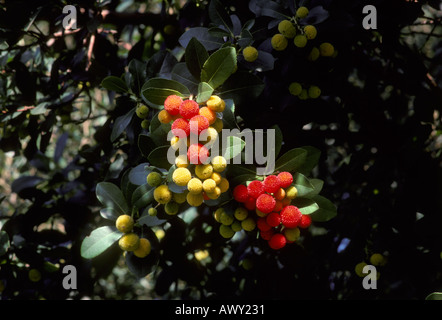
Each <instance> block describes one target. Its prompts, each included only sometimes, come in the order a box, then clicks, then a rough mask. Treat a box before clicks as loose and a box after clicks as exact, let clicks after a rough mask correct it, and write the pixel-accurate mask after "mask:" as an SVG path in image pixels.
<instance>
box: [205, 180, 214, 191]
mask: <svg viewBox="0 0 442 320" xmlns="http://www.w3.org/2000/svg"><path fill="white" fill-rule="evenodd" d="M215 187H216V182H215V180H213V179H206V180H204V182H203V190H204V192H206V193H212V192H214V190H215Z"/></svg>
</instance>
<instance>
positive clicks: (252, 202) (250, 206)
mask: <svg viewBox="0 0 442 320" xmlns="http://www.w3.org/2000/svg"><path fill="white" fill-rule="evenodd" d="M244 207H246V209H247V210H250V211H252V210H255V209H256V199H255V198H253V197H251V196H248V198H247V200H246V202H244Z"/></svg>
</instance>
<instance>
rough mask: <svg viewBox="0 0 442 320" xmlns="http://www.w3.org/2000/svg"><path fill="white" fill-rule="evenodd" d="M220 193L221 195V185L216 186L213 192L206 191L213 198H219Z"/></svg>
mask: <svg viewBox="0 0 442 320" xmlns="http://www.w3.org/2000/svg"><path fill="white" fill-rule="evenodd" d="M220 195H221V189H220V188H219V187H215V189H214V190H213V191H212V192H206V196H207V197H208V198H209V199H212V200H215V199H218V198H219V196H220Z"/></svg>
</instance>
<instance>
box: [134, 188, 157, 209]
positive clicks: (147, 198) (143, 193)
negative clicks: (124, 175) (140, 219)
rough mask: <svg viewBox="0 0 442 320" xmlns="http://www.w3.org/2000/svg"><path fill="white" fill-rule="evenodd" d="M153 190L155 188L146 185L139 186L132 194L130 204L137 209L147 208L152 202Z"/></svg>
mask: <svg viewBox="0 0 442 320" xmlns="http://www.w3.org/2000/svg"><path fill="white" fill-rule="evenodd" d="M154 190H155V188H153V187H151V186H150V185H148V184H147V183H146V184H143V185H141V186H139V187H138V188H136V189H135V191H134V193H133V194H132V200H131V203H132V204H133V205H134V206H135V207H137V208H138V209H141V208H144V207H146V206H148V205H149V204H150V203H151V202H152V201H153V192H154Z"/></svg>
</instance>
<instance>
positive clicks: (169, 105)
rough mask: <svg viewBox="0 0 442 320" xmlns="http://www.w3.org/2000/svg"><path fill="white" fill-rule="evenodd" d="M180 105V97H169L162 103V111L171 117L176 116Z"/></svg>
mask: <svg viewBox="0 0 442 320" xmlns="http://www.w3.org/2000/svg"><path fill="white" fill-rule="evenodd" d="M181 103H183V99H181V97H180V96H177V95H170V96H168V97H167V98H166V100H165V101H164V109H166V111H167V112H169V114H170V115H171V116H176V115H177V114H178V113H179V112H180V105H181Z"/></svg>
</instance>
